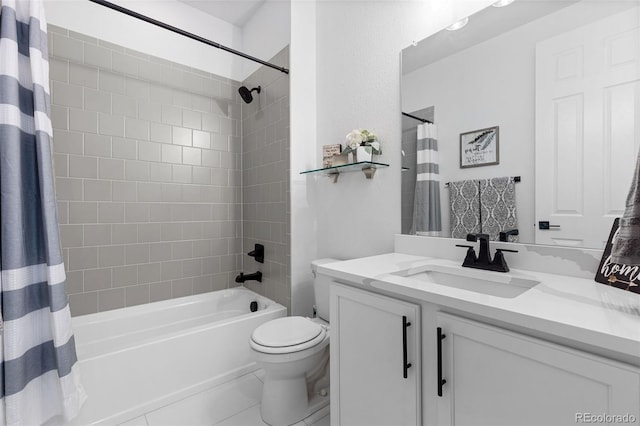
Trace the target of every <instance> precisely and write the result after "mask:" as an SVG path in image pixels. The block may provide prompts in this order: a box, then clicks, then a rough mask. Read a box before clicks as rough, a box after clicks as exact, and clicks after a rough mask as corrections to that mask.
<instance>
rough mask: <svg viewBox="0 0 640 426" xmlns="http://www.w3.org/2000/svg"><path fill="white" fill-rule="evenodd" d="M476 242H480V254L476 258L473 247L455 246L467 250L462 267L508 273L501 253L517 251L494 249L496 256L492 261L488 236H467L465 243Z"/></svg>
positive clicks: (514, 251) (515, 251)
mask: <svg viewBox="0 0 640 426" xmlns="http://www.w3.org/2000/svg"><path fill="white" fill-rule="evenodd" d="M478 240H480V252H479V254H478V256H476V252H475V250H474V249H473V246H467V245H460V244H456V246H457V247H465V248H466V249H467V255H466V256H465V258H464V262H462V266H464V267H466V268H476V269H484V270H487V271H495V272H509V266H508V265H507V261H506V260H505V259H504V255H503V254H502V252H505V251H506V252H511V253H517V252H518V250H507V249H496V254H495V256H494V257H493V260H492V259H491V252H490V248H489V235H487V234H467V241H471V242H476V241H478Z"/></svg>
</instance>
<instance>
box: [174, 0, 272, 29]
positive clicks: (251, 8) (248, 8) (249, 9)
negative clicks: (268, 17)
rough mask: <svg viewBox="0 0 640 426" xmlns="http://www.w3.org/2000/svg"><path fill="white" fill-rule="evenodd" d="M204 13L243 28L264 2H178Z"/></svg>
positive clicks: (233, 0)
mask: <svg viewBox="0 0 640 426" xmlns="http://www.w3.org/2000/svg"><path fill="white" fill-rule="evenodd" d="M178 1H180V2H182V3H185V4H188V5H189V6H191V7H194V8H196V9H199V10H201V11H203V12H204V13H207V14H209V15H213V16H215V17H216V18H219V19H222V20H223V21H227V22H229V23H231V24H233V25H235V26H238V27H243V26H244V24H245V23H246V22H247V21H248V20H249V18H251V16H252V15H253V14H254V13H255V11H256V10H257V9H258V8H259V7H260V6H261V5H262V4H263V3H264V1H265V0H178Z"/></svg>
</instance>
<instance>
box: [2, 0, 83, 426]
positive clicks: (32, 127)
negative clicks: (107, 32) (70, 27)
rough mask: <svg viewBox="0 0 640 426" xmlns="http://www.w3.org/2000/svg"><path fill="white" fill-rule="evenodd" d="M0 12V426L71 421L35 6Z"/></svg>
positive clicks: (45, 67) (77, 392)
mask: <svg viewBox="0 0 640 426" xmlns="http://www.w3.org/2000/svg"><path fill="white" fill-rule="evenodd" d="M1 5H2V8H1V9H0V269H1V272H0V308H1V315H2V320H3V321H4V322H3V323H2V332H1V333H0V398H1V399H0V425H16V426H17V425H25V426H26V425H29V426H31V425H40V424H43V423H45V422H55V421H59V420H61V419H63V418H64V419H70V418H72V417H74V416H75V415H76V414H77V413H78V411H79V409H80V406H81V405H82V403H83V402H84V400H85V399H86V396H85V393H84V390H83V389H82V386H81V385H80V382H79V372H78V364H77V362H76V361H77V360H76V350H75V343H74V338H73V332H72V329H71V315H70V312H69V305H68V303H67V296H66V294H65V290H64V282H65V272H64V264H63V260H62V253H61V249H60V240H59V235H58V219H57V212H56V199H55V193H54V188H53V168H52V155H51V134H52V130H51V120H50V118H49V117H50V95H49V93H50V92H49V63H48V54H47V25H46V22H45V19H44V6H43V4H42V0H2V2H1Z"/></svg>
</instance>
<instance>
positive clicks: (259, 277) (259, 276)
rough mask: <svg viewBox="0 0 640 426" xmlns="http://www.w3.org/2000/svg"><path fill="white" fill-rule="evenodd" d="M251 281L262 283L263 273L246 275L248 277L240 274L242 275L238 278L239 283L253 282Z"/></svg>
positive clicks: (241, 273)
mask: <svg viewBox="0 0 640 426" xmlns="http://www.w3.org/2000/svg"><path fill="white" fill-rule="evenodd" d="M251 280H256V281H258V282H262V272H260V271H258V272H254V273H253V274H246V275H245V274H244V273H243V272H240V275H238V276H237V277H236V282H237V283H243V282H245V281H251Z"/></svg>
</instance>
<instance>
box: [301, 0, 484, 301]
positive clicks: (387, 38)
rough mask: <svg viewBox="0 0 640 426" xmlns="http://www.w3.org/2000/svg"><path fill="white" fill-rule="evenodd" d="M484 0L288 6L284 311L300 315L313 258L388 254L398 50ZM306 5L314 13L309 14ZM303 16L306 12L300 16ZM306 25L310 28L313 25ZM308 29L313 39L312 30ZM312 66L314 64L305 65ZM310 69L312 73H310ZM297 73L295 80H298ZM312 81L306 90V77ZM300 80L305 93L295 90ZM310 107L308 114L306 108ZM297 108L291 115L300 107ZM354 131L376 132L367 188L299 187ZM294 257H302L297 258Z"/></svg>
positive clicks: (395, 178) (351, 184)
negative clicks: (287, 284)
mask: <svg viewBox="0 0 640 426" xmlns="http://www.w3.org/2000/svg"><path fill="white" fill-rule="evenodd" d="M489 3H491V2H490V1H486V0H467V1H464V0H456V1H452V0H430V1H429V0H427V1H420V2H418V1H402V2H399V1H390V0H389V1H356V0H352V1H348V0H347V1H331V0H320V1H299V2H298V1H294V2H293V4H292V14H291V19H292V31H291V40H292V41H291V69H292V74H291V78H292V79H291V84H292V86H291V178H292V179H291V185H292V186H291V190H292V197H291V200H292V206H291V209H292V231H291V232H292V272H293V273H292V285H293V287H292V307H293V308H292V311H293V312H294V313H296V312H309V311H310V306H309V304H310V302H309V298H307V297H306V295H308V294H309V292H310V290H309V289H310V284H309V281H308V280H304V279H303V278H305V277H309V276H310V275H309V274H308V273H307V274H306V275H304V274H303V272H304V271H308V268H309V261H310V260H311V259H312V258H313V256H317V257H338V258H353V257H360V256H367V255H372V254H378V253H383V252H388V251H392V250H393V235H394V234H395V233H398V232H400V136H401V119H400V51H401V50H402V49H403V48H405V47H407V46H408V45H409V44H410V43H411V42H412V41H413V40H420V39H422V38H424V37H426V36H427V35H430V34H432V33H434V32H435V31H437V30H440V29H441V28H443V27H445V26H447V25H449V24H450V23H452V22H454V21H455V20H457V19H460V18H462V17H464V16H467V15H469V14H471V13H473V12H475V11H477V10H479V9H481V8H482V7H484V6H486V5H487V4H489ZM310 4H315V13H312V12H310V10H311V9H312V8H313V6H311V5H310ZM302 9H306V10H307V11H309V13H303V11H302ZM314 18H315V22H313V20H314ZM314 26H315V36H314V34H313V31H314V29H313V27H314ZM314 60H315V61H316V62H315V64H314V63H313V61H314ZM312 65H315V67H316V68H315V72H313V71H312V70H310V68H309V67H310V66H312ZM298 73H302V74H304V75H299V74H298ZM312 75H315V83H316V84H315V85H313V82H314V81H313V77H312ZM303 81H308V82H309V84H308V85H305V84H301V83H302V82H303ZM314 97H315V98H316V99H317V101H316V105H315V111H314V108H313V106H312V105H310V104H311V102H313V99H314ZM303 105H304V106H306V108H303V109H298V108H300V107H301V106H303ZM354 128H367V129H372V130H375V131H376V132H377V134H378V135H379V137H380V138H381V141H382V148H383V152H384V154H383V155H382V157H381V158H380V160H381V161H382V162H387V163H390V164H391V167H389V168H388V169H381V170H379V171H378V172H377V173H376V175H375V177H374V179H373V180H366V179H365V177H364V175H363V174H362V173H359V172H358V173H349V174H342V175H341V176H340V178H339V181H338V182H337V183H336V184H333V183H331V181H330V179H329V178H327V177H324V176H306V175H305V176H306V177H304V178H301V177H300V175H299V172H300V171H303V170H305V169H309V168H315V167H319V166H320V165H321V163H320V160H321V158H320V152H321V149H322V145H325V144H331V143H344V138H345V135H346V134H347V133H348V132H349V131H351V130H352V129H354ZM297 250H302V252H297Z"/></svg>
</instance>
